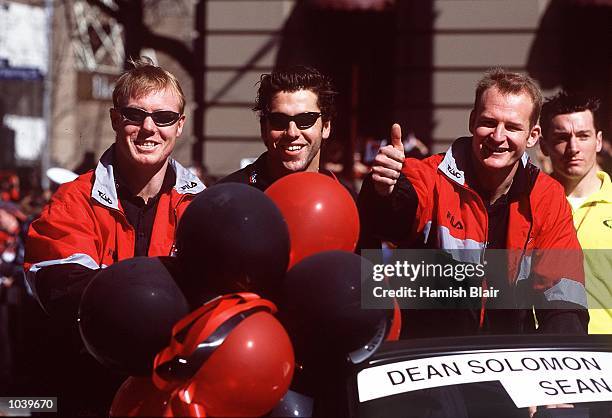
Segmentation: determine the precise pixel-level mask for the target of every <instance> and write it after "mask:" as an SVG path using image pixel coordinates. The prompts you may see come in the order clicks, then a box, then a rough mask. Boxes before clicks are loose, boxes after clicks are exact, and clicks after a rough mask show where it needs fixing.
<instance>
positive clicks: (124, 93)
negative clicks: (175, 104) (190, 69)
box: [113, 57, 185, 113]
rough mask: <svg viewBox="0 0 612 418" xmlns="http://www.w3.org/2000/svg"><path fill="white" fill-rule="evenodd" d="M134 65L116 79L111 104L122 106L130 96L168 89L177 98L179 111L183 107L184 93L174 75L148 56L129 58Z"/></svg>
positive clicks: (137, 96)
mask: <svg viewBox="0 0 612 418" xmlns="http://www.w3.org/2000/svg"><path fill="white" fill-rule="evenodd" d="M129 63H130V64H131V65H132V66H133V67H134V68H132V69H130V70H127V71H126V72H124V73H123V74H121V76H120V77H119V79H118V80H117V83H116V84H115V89H114V90H113V105H114V107H115V108H120V107H121V106H124V105H125V103H126V102H127V101H128V100H129V99H130V98H131V97H134V98H140V97H143V96H146V95H148V94H150V93H154V92H158V91H162V90H165V89H170V90H171V91H172V92H173V93H174V94H175V95H176V97H177V98H178V99H179V113H183V110H184V109H185V95H184V94H183V90H182V89H181V85H180V84H179V82H178V80H177V79H176V77H175V76H174V75H173V74H172V73H170V72H168V71H166V70H164V69H162V68H161V67H158V66H156V65H154V64H153V60H151V59H150V58H149V57H141V58H140V59H138V60H133V59H130V60H129Z"/></svg>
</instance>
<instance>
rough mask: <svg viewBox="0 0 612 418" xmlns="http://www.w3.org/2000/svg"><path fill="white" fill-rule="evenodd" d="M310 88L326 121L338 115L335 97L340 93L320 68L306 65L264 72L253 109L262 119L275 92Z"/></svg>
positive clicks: (268, 109)
mask: <svg viewBox="0 0 612 418" xmlns="http://www.w3.org/2000/svg"><path fill="white" fill-rule="evenodd" d="M298 90H310V91H312V92H313V93H314V94H316V95H317V106H319V109H321V117H322V119H323V121H324V122H327V121H329V120H331V119H333V118H334V116H335V115H336V107H335V98H336V95H337V94H338V93H337V92H336V91H335V90H334V87H333V85H332V82H331V80H330V78H329V77H327V76H325V75H323V74H321V73H320V72H319V70H317V69H315V68H311V67H306V66H304V65H296V66H292V67H287V68H279V69H276V70H274V71H272V73H270V74H263V75H262V76H261V78H260V80H259V89H258V90H257V99H255V106H254V107H253V110H254V111H256V112H258V114H259V117H260V119H261V118H264V117H265V116H266V114H267V113H268V112H270V104H271V103H272V98H273V97H274V95H275V94H277V93H279V92H282V91H286V92H290V93H291V92H295V91H298Z"/></svg>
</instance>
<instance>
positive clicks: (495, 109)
mask: <svg viewBox="0 0 612 418" xmlns="http://www.w3.org/2000/svg"><path fill="white" fill-rule="evenodd" d="M532 111H533V102H532V100H531V97H530V96H529V94H527V93H526V92H521V93H519V94H512V93H510V94H503V93H501V92H500V91H499V90H498V89H497V88H496V87H491V88H489V89H487V90H486V91H485V92H484V93H483V94H482V96H481V98H480V103H478V105H477V106H476V109H474V110H472V113H471V114H470V126H469V127H470V132H471V133H472V152H473V154H474V157H475V160H476V161H477V162H478V165H479V166H480V167H477V169H484V170H485V171H487V172H490V173H492V174H494V173H497V172H500V171H510V170H512V169H513V168H514V166H515V165H516V164H517V162H518V160H520V158H521V157H522V155H523V154H524V153H525V150H526V149H527V148H529V147H532V146H534V145H535V144H536V143H537V141H538V138H539V136H540V127H539V126H538V125H535V126H533V127H531V126H530V117H531V112H532Z"/></svg>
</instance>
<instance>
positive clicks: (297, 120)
mask: <svg viewBox="0 0 612 418" xmlns="http://www.w3.org/2000/svg"><path fill="white" fill-rule="evenodd" d="M335 95H336V92H335V91H334V89H333V87H332V84H331V82H330V80H329V78H327V77H326V76H324V75H323V74H321V73H320V72H319V71H318V70H316V69H314V68H309V67H304V66H295V67H291V68H287V69H283V70H277V71H273V72H272V73H271V74H264V75H262V76H261V80H260V84H259V90H258V92H257V99H256V104H255V107H254V108H253V110H255V111H257V112H258V113H259V123H260V129H261V138H262V139H263V141H264V144H265V145H266V148H267V151H266V152H265V153H263V154H262V155H261V156H260V157H259V158H258V159H257V160H256V161H255V162H254V163H253V164H250V165H248V166H246V167H245V168H243V169H241V170H238V171H236V172H234V173H232V174H230V175H229V176H227V177H225V178H223V179H221V182H237V183H245V184H249V185H251V186H254V187H257V188H258V189H260V190H262V191H263V190H265V189H267V188H268V186H269V185H270V184H272V183H273V182H274V181H275V180H278V179H279V178H281V177H283V176H285V175H287V174H291V173H296V172H300V171H314V172H317V171H319V168H320V167H319V160H320V157H321V145H322V143H323V141H324V140H326V139H327V138H329V134H330V132H331V119H332V117H333V114H334V98H335Z"/></svg>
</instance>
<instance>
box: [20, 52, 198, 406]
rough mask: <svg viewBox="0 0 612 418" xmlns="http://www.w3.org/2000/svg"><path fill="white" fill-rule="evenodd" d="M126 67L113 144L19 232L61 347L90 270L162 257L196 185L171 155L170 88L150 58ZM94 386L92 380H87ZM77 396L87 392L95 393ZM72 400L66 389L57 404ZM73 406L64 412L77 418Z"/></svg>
mask: <svg viewBox="0 0 612 418" xmlns="http://www.w3.org/2000/svg"><path fill="white" fill-rule="evenodd" d="M133 67H134V68H132V69H131V70H129V71H126V72H125V73H124V74H123V75H121V77H120V78H119V79H118V81H117V84H116V87H115V89H114V92H113V108H112V109H110V120H111V123H112V127H113V130H114V131H115V143H114V144H113V145H112V146H111V147H110V148H109V149H108V150H107V151H106V152H105V153H104V154H103V155H102V157H101V158H100V161H99V163H98V165H97V167H96V168H95V169H94V170H91V171H89V172H87V173H85V174H83V175H81V176H79V177H78V178H77V179H76V180H74V181H72V182H69V183H66V184H63V185H62V186H60V188H59V189H58V191H57V192H56V193H55V194H54V196H53V197H52V199H51V201H50V202H49V204H48V205H47V206H46V207H45V208H44V209H43V211H42V214H41V216H40V218H39V219H38V220H36V221H35V222H34V223H33V224H32V225H31V227H30V230H29V233H28V239H27V243H26V260H25V267H26V269H27V279H28V283H29V285H30V287H31V288H32V290H33V292H34V295H35V296H36V298H37V299H38V301H39V302H40V305H41V306H42V307H43V309H44V310H45V311H46V313H47V314H49V315H50V316H51V319H52V320H53V324H54V326H56V327H57V328H58V329H57V330H56V331H57V332H56V334H60V335H61V334H63V339H64V340H65V341H69V340H71V339H72V340H73V341H80V338H79V337H78V326H77V310H78V307H79V303H80V299H81V295H82V293H83V290H84V289H85V287H86V286H87V284H88V283H89V282H90V281H91V279H92V278H93V276H94V275H95V274H96V272H97V271H98V270H99V269H101V268H103V267H105V266H108V265H111V264H113V263H115V262H118V261H120V260H123V259H127V258H131V257H134V256H167V255H170V254H171V253H172V252H173V250H174V236H175V233H174V232H175V228H176V227H177V224H178V221H179V218H180V217H181V215H182V213H183V211H184V210H185V208H186V207H187V205H188V204H189V202H190V201H191V200H192V199H193V198H194V196H195V195H196V194H197V193H199V192H200V191H202V190H203V189H204V185H203V184H202V183H201V182H200V180H199V179H198V178H197V177H195V176H194V175H192V174H191V173H190V172H189V171H188V170H187V169H185V168H184V167H182V166H181V165H180V164H179V163H178V162H176V161H174V160H173V159H172V158H170V155H171V154H172V151H173V149H174V146H175V144H176V141H177V138H178V137H179V136H180V135H181V133H182V130H183V125H184V123H185V115H184V114H183V111H184V107H185V97H184V95H183V92H182V90H181V87H180V85H179V82H178V81H177V79H176V78H175V77H174V75H172V74H171V73H169V72H167V71H165V70H163V69H162V68H160V67H157V66H155V65H153V63H152V62H151V61H150V60H140V61H136V62H133ZM108 303H112V301H109V302H108ZM75 335H76V337H74V336H75ZM67 345H68V344H66V346H67ZM75 349H78V347H74V346H72V347H68V348H67V350H68V351H69V352H70V353H73V354H74V356H73V358H71V359H70V362H71V366H70V368H71V369H74V370H76V369H79V365H81V364H82V361H84V359H83V358H82V357H83V356H84V355H83V354H82V353H81V354H80V355H79V354H76V353H75ZM56 350H57V351H59V349H56ZM81 373H83V372H82V371H81ZM87 373H94V374H95V371H92V369H88V372H87ZM68 374H70V373H68ZM57 379H60V380H61V379H64V380H65V381H68V380H69V379H70V378H69V377H62V376H57ZM95 380H96V378H95V377H93V376H91V378H90V379H88V382H93V381H95ZM78 385H79V382H78V381H76V382H75V384H71V382H68V384H67V385H66V386H64V389H66V390H68V391H70V390H76V391H78V388H77V387H75V386H78ZM100 386H103V384H102V383H100ZM69 387H71V389H69ZM98 389H99V388H98ZM86 392H87V394H89V395H91V394H92V393H94V392H96V389H92V388H89V389H87V391H86ZM101 392H106V393H101V396H102V395H106V396H108V395H109V393H108V391H105V390H102V391H101ZM54 393H55V392H54ZM112 393H113V391H112V390H111V391H110V394H111V395H112ZM71 395H72V396H71ZM78 396H79V395H77V394H76V393H73V392H68V393H66V394H65V396H63V397H62V400H63V401H64V406H69V405H68V403H70V402H76V401H77V398H78ZM111 399H112V398H111ZM89 402H93V403H96V401H92V400H89ZM83 403H86V401H83ZM107 407H108V405H106V408H107ZM78 408H79V407H78V406H75V410H73V409H70V410H65V412H74V413H75V414H79V413H80V412H79V410H78ZM106 410H108V409H106ZM81 412H82V411H81Z"/></svg>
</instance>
